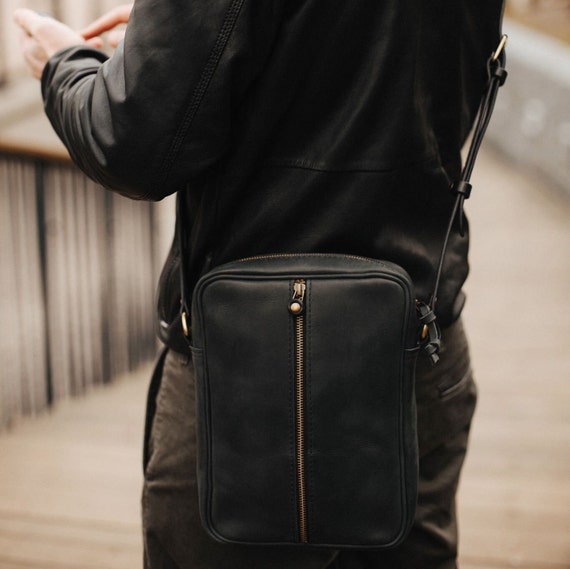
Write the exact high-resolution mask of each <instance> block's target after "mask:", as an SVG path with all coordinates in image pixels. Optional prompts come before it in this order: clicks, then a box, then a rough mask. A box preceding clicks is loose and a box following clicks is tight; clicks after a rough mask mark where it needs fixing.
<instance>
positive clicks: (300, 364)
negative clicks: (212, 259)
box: [289, 279, 308, 543]
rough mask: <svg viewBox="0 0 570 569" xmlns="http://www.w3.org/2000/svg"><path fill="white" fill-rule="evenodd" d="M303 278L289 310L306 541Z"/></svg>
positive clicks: (299, 484)
mask: <svg viewBox="0 0 570 569" xmlns="http://www.w3.org/2000/svg"><path fill="white" fill-rule="evenodd" d="M306 290H307V284H306V282H305V281H304V280H303V279H297V280H295V282H294V283H293V297H292V299H291V301H290V302H289V311H290V312H291V314H292V315H293V317H294V319H295V407H296V409H295V411H296V412H295V439H296V444H297V456H296V458H297V503H298V511H299V514H298V515H299V541H300V542H301V543H307V541H308V530H307V490H306V484H305V317H304V312H305V291H306Z"/></svg>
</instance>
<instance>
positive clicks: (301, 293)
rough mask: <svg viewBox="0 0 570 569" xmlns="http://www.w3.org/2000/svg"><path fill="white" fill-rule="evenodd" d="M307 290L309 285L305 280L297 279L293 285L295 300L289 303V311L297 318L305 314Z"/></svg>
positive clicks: (292, 299)
mask: <svg viewBox="0 0 570 569" xmlns="http://www.w3.org/2000/svg"><path fill="white" fill-rule="evenodd" d="M306 290H307V284H306V283H305V281H304V280H303V279H297V280H296V281H295V282H294V283H293V298H291V300H290V302H289V311H290V312H291V314H293V315H295V316H299V315H300V314H302V313H303V310H304V308H305V303H304V300H305V291H306Z"/></svg>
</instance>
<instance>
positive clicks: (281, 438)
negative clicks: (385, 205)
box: [179, 38, 506, 549]
mask: <svg viewBox="0 0 570 569" xmlns="http://www.w3.org/2000/svg"><path fill="white" fill-rule="evenodd" d="M504 39H505V38H504ZM504 39H503V41H502V42H501V45H500V47H499V48H498V50H497V52H495V54H493V55H492V56H491V58H490V60H489V64H488V68H489V82H488V86H487V89H486V92H485V95H484V97H483V100H482V102H481V106H480V109H479V115H478V119H477V123H476V127H475V130H474V136H473V141H472V143H471V147H470V151H469V154H468V157H467V160H466V163H465V167H464V169H463V172H462V175H461V179H460V180H459V181H458V182H456V183H455V184H454V185H453V187H452V189H453V191H454V192H455V193H456V200H455V202H454V207H453V211H452V213H451V216H450V221H449V226H448V229H447V233H446V235H445V239H444V243H443V247H442V251H441V257H440V261H439V267H438V269H437V274H436V279H435V283H434V288H433V294H432V297H431V300H430V301H429V302H428V303H427V304H424V303H421V302H419V301H417V300H416V298H415V295H414V287H413V284H412V281H411V279H410V277H409V275H408V274H407V273H406V271H404V269H402V268H401V267H399V266H397V265H395V264H393V263H389V262H385V261H379V260H375V259H368V258H362V257H355V256H347V255H330V254H318V253H313V254H299V255H296V254H293V255H289V254H282V255H279V254H277V255H267V256H260V257H251V258H248V259H241V260H238V261H234V262H231V263H228V264H225V265H222V266H219V267H216V268H214V269H213V270H211V271H210V272H208V273H206V274H205V275H204V276H203V277H202V278H201V279H200V280H199V282H198V284H197V285H196V287H195V289H194V291H193V297H192V307H191V314H192V325H191V334H190V331H189V326H188V324H189V323H188V322H187V319H188V314H189V308H190V300H189V299H190V294H189V292H190V291H188V290H186V286H187V281H186V279H185V275H184V273H185V271H184V259H185V257H186V256H187V255H188V247H187V243H186V240H185V235H186V234H185V232H184V230H183V227H181V226H179V233H180V235H181V253H182V260H183V270H182V271H181V272H182V291H183V292H182V306H183V308H182V321H183V325H184V327H185V334H186V336H187V337H188V338H190V335H191V341H190V340H189V341H190V343H191V350H192V357H193V361H194V366H195V370H196V389H197V413H198V449H199V452H198V487H199V496H200V513H201V517H202V522H203V525H204V527H205V528H206V530H207V531H208V532H209V533H210V534H211V535H212V536H213V537H214V538H216V539H218V540H221V541H224V542H231V543H241V544H262V545H270V544H274V545H299V546H307V545H309V546H323V547H334V548H375V549H379V548H387V547H393V546H395V545H397V544H399V543H400V542H401V541H402V540H403V539H404V538H405V536H406V534H407V533H408V531H409V529H410V527H411V525H412V522H413V519H414V512H415V504H416V491H417V467H418V456H417V440H416V414H415V398H414V369H415V360H416V356H417V354H418V353H419V352H424V353H425V354H426V355H427V356H428V357H429V358H430V359H431V360H432V362H433V363H434V364H435V363H436V362H437V359H438V355H437V352H438V348H439V338H440V336H439V331H438V327H437V324H436V322H435V315H434V305H435V302H436V299H437V290H438V286H439V280H440V275H441V270H442V265H443V259H444V256H445V251H446V248H447V242H448V238H449V235H450V232H451V228H452V225H453V224H454V223H455V220H456V218H457V217H458V216H459V222H460V223H462V217H463V202H464V200H465V199H467V198H468V197H469V194H470V191H471V185H470V184H469V179H470V176H471V172H472V170H473V165H474V162H475V158H476V155H477V152H478V150H479V147H480V144H481V141H482V138H483V135H484V133H485V130H486V128H487V124H488V122H489V119H490V116H491V112H492V109H493V105H494V101H495V97H496V95H497V91H498V89H499V86H500V85H502V84H503V82H504V80H505V78H506V71H505V69H504V51H503V46H504ZM180 199H181V196H180V194H179V200H180ZM179 218H180V212H179Z"/></svg>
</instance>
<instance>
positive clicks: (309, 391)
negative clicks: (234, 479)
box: [305, 281, 315, 538]
mask: <svg viewBox="0 0 570 569" xmlns="http://www.w3.org/2000/svg"><path fill="white" fill-rule="evenodd" d="M312 292H313V283H312V281H309V282H308V283H307V305H308V309H307V322H306V329H305V330H306V332H305V350H306V352H307V353H306V357H305V362H306V364H307V374H306V383H305V385H306V388H307V391H306V396H307V403H308V410H309V413H308V415H309V416H308V425H307V427H308V428H307V431H308V433H307V434H308V437H307V442H308V447H307V459H308V463H309V468H308V469H307V472H308V476H309V482H310V484H308V485H307V486H308V489H309V492H308V495H307V506H308V509H309V528H308V529H309V531H308V535H309V538H310V537H311V533H310V532H311V527H315V520H314V512H315V508H314V502H315V486H314V480H315V476H314V460H313V457H312V454H313V453H312V449H313V445H314V436H313V433H314V430H313V416H314V415H313V391H312V377H313V374H312V365H311V364H312V361H313V358H312V357H311V346H312V344H311V327H312V314H311V312H312V306H313V303H312V300H311V297H312Z"/></svg>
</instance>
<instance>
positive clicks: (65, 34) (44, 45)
mask: <svg viewBox="0 0 570 569" xmlns="http://www.w3.org/2000/svg"><path fill="white" fill-rule="evenodd" d="M14 21H15V22H16V23H17V24H18V25H19V26H20V27H21V28H22V34H21V46H22V52H23V54H24V58H25V60H26V63H27V64H28V67H29V68H30V70H31V72H32V74H33V75H34V77H35V78H36V79H40V78H41V76H42V72H43V70H44V67H45V64H46V63H47V60H48V59H49V58H50V57H51V56H52V55H53V54H54V53H55V52H56V51H59V50H60V49H63V48H66V47H71V46H74V45H81V44H84V43H85V40H84V39H83V36H81V35H79V34H78V33H77V32H75V31H73V30H72V29H71V28H68V27H67V26H66V25H65V24H62V23H61V22H58V21H57V20H54V19H53V18H50V17H49V16H42V15H40V14H38V13H37V12H34V11H33V10H27V9H21V10H16V11H15V12H14Z"/></svg>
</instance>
